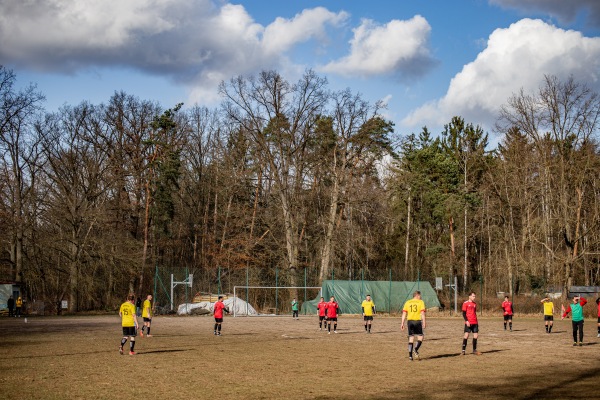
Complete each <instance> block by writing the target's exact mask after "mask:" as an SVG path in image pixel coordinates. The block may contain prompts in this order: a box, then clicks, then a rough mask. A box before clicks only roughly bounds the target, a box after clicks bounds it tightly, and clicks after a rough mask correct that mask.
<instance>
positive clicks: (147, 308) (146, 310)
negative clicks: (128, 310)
mask: <svg viewBox="0 0 600 400" xmlns="http://www.w3.org/2000/svg"><path fill="white" fill-rule="evenodd" d="M142 318H143V319H144V325H142V330H141V331H140V337H144V329H146V328H148V332H146V337H152V335H151V334H150V324H152V295H151V294H149V295H148V297H146V300H144V306H143V307H142Z"/></svg>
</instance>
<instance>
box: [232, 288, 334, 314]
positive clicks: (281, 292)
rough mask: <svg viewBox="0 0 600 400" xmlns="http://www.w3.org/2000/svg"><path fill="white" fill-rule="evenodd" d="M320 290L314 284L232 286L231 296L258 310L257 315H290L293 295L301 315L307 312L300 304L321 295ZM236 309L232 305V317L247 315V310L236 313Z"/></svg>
mask: <svg viewBox="0 0 600 400" xmlns="http://www.w3.org/2000/svg"><path fill="white" fill-rule="evenodd" d="M321 292H322V289H321V287H315V286H278V287H276V286H234V287H233V298H234V301H235V299H240V300H244V302H245V303H246V304H247V306H252V307H253V308H254V309H255V310H256V311H257V312H258V314H257V315H258V316H263V317H264V316H290V315H291V314H292V301H293V299H294V297H295V298H296V301H297V302H298V310H299V311H298V313H299V314H300V315H303V314H306V313H307V312H306V309H305V308H304V307H302V304H303V303H304V302H309V301H310V300H312V299H314V298H315V297H318V296H321ZM236 309H238V307H235V306H234V307H233V316H234V317H240V316H248V313H247V312H246V313H244V312H239V313H238V312H236ZM255 316H256V315H255Z"/></svg>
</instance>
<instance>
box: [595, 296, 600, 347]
mask: <svg viewBox="0 0 600 400" xmlns="http://www.w3.org/2000/svg"><path fill="white" fill-rule="evenodd" d="M596 305H597V306H598V336H597V337H600V297H598V298H597V299H596Z"/></svg>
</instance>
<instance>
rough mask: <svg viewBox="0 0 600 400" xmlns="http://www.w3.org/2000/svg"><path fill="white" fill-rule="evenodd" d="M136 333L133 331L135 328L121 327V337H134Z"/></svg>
mask: <svg viewBox="0 0 600 400" xmlns="http://www.w3.org/2000/svg"><path fill="white" fill-rule="evenodd" d="M136 334H137V332H136V331H135V326H124V327H123V336H135V335H136Z"/></svg>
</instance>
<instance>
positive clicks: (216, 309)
mask: <svg viewBox="0 0 600 400" xmlns="http://www.w3.org/2000/svg"><path fill="white" fill-rule="evenodd" d="M223 311H225V312H226V313H229V309H228V308H227V307H225V303H223V296H219V299H218V300H217V302H216V303H215V305H214V306H213V315H214V316H215V335H217V336H221V324H222V323H223Z"/></svg>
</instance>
